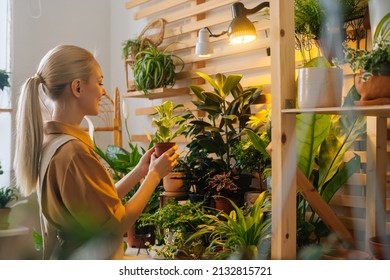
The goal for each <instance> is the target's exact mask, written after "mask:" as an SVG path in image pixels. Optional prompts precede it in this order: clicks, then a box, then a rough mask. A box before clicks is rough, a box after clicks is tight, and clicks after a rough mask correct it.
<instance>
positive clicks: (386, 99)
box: [355, 74, 390, 106]
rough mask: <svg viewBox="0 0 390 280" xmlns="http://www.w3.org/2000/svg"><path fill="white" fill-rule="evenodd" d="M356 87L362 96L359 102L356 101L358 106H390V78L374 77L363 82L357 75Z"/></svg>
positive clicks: (383, 76)
mask: <svg viewBox="0 0 390 280" xmlns="http://www.w3.org/2000/svg"><path fill="white" fill-rule="evenodd" d="M355 87H356V90H357V92H358V93H359V94H360V96H361V99H360V100H359V101H355V104H356V105H360V106H364V105H384V104H390V76H385V75H374V76H372V77H371V78H369V79H368V80H367V81H363V80H362V76H361V75H360V74H358V75H355Z"/></svg>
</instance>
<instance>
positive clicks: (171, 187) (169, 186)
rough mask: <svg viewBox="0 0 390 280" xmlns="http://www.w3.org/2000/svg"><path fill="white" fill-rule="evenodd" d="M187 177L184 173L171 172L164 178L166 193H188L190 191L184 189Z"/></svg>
mask: <svg viewBox="0 0 390 280" xmlns="http://www.w3.org/2000/svg"><path fill="white" fill-rule="evenodd" d="M183 177H185V173H184V172H170V173H169V174H168V175H167V176H165V177H164V178H163V187H164V190H165V192H170V193H187V192H188V191H187V190H186V189H185V188H184V187H183V186H184V180H183V179H182V178H183Z"/></svg>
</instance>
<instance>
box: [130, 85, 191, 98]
mask: <svg viewBox="0 0 390 280" xmlns="http://www.w3.org/2000/svg"><path fill="white" fill-rule="evenodd" d="M189 93H190V89H189V88H156V89H151V90H149V91H148V93H146V94H145V93H144V92H143V91H129V92H127V93H124V94H123V97H124V98H147V99H151V100H152V99H159V98H167V97H173V96H179V95H184V94H189Z"/></svg>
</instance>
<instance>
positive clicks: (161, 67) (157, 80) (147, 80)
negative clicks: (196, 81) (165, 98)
mask: <svg viewBox="0 0 390 280" xmlns="http://www.w3.org/2000/svg"><path fill="white" fill-rule="evenodd" d="M168 47H169V45H168V46H167V47H166V48H165V49H164V50H159V49H157V47H155V46H153V45H149V46H148V48H146V49H143V50H140V51H139V52H138V53H137V55H136V57H135V60H136V61H135V65H134V84H135V86H136V88H137V89H138V90H142V91H143V92H144V93H145V94H147V92H148V90H149V89H155V88H160V87H167V86H174V85H175V83H176V63H177V64H180V65H181V68H180V70H179V72H180V71H182V70H183V68H184V61H183V60H182V59H181V58H180V57H179V56H177V55H175V54H170V53H168V52H167V48H168ZM174 60H176V61H174Z"/></svg>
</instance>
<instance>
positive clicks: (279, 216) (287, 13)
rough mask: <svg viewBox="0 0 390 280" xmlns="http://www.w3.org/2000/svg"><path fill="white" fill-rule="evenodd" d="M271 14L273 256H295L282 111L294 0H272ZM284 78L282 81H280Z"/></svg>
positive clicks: (290, 85) (288, 137) (290, 67)
mask: <svg viewBox="0 0 390 280" xmlns="http://www.w3.org/2000/svg"><path fill="white" fill-rule="evenodd" d="M270 13H271V79H272V84H271V94H272V142H273V143H272V243H271V258H272V259H295V258H296V202H295V200H296V155H295V115H287V114H282V113H281V109H283V108H285V107H286V102H287V101H288V100H292V99H294V96H295V92H294V88H295V81H294V76H295V74H294V73H295V71H294V70H295V58H294V48H293V47H292V46H294V1H285V0H274V1H271V3H270ZM282 77H283V80H282Z"/></svg>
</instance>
